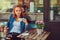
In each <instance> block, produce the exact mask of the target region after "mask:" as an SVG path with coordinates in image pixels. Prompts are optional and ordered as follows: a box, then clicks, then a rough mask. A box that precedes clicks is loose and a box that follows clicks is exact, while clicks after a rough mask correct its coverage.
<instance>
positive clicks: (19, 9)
mask: <svg viewBox="0 0 60 40" xmlns="http://www.w3.org/2000/svg"><path fill="white" fill-rule="evenodd" d="M15 14H16V15H17V16H20V15H21V8H19V7H16V8H15Z"/></svg>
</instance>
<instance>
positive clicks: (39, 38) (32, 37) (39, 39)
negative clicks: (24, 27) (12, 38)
mask: <svg viewBox="0 0 60 40" xmlns="http://www.w3.org/2000/svg"><path fill="white" fill-rule="evenodd" d="M49 34H50V32H46V31H44V32H42V34H39V35H38V34H37V33H34V34H29V35H28V36H23V35H18V36H17V37H19V38H25V39H26V40H45V39H46V38H47V37H48V36H49Z"/></svg>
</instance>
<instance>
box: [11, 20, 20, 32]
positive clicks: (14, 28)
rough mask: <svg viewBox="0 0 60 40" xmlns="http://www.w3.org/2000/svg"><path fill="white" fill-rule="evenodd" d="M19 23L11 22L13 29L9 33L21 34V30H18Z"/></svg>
mask: <svg viewBox="0 0 60 40" xmlns="http://www.w3.org/2000/svg"><path fill="white" fill-rule="evenodd" d="M20 22H21V21H18V22H17V21H14V22H13V28H12V30H11V31H10V32H15V33H21V32H20V29H21V28H20Z"/></svg>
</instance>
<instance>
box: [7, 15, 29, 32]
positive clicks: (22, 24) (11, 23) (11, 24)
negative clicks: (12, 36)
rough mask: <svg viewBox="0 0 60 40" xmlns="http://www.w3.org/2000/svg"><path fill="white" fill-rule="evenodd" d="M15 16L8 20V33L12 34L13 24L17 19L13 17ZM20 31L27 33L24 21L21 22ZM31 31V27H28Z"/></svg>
mask: <svg viewBox="0 0 60 40" xmlns="http://www.w3.org/2000/svg"><path fill="white" fill-rule="evenodd" d="M12 16H13V14H11V16H10V18H9V20H8V23H7V26H8V28H9V29H8V33H10V31H11V29H12V28H13V22H14V21H15V18H13V17H12ZM20 28H21V29H20V31H21V33H23V32H24V31H25V23H24V22H23V21H21V22H20ZM28 29H29V25H27V27H26V30H28Z"/></svg>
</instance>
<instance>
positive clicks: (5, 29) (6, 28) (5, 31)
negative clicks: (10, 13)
mask: <svg viewBox="0 0 60 40" xmlns="http://www.w3.org/2000/svg"><path fill="white" fill-rule="evenodd" d="M7 30H8V27H5V28H4V34H5V35H6V34H7Z"/></svg>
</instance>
